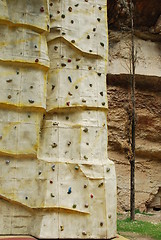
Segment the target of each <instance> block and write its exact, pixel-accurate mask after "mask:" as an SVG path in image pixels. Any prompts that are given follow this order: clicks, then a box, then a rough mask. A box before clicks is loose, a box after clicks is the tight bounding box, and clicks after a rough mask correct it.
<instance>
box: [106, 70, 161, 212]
mask: <svg viewBox="0 0 161 240" xmlns="http://www.w3.org/2000/svg"><path fill="white" fill-rule="evenodd" d="M116 78H117V79H116ZM127 78H128V76H127V75H122V76H117V77H116V76H112V75H110V76H109V77H108V99H109V113H108V120H109V121H108V122H109V124H108V127H109V148H108V151H109V157H110V158H111V159H112V160H114V161H115V164H116V172H117V182H118V209H119V210H129V193H130V191H129V186H130V181H129V179H130V164H129V161H128V159H127V157H126V154H125V151H124V150H125V149H126V146H127V142H128V138H127V131H128V130H127V126H128V121H129V114H128V111H127V109H128V107H129V105H128V102H129V94H128V93H129V92H130V89H128V88H127V86H128V85H130V84H129V82H128V81H127ZM149 78H150V79H151V81H154V82H155V80H154V79H153V78H152V77H149ZM115 80H116V81H115ZM139 80H140V76H137V78H136V114H137V126H136V208H139V209H140V210H146V209H147V208H148V206H150V204H151V202H152V201H153V199H154V198H155V196H156V195H157V193H158V191H159V188H160V187H161V174H160V172H161V162H160V156H161V147H160V146H161V122H160V118H161V96H160V93H159V92H158V91H155V89H154V88H152V87H151V88H150V87H147V84H146V78H145V79H144V84H145V85H144V88H142V85H139V83H138V82H139ZM122 81H124V82H126V85H122V84H121V82H122ZM153 84H154V83H153ZM156 84H157V81H156ZM153 205H154V204H153ZM153 207H155V206H153ZM157 207H158V208H159V207H160V206H158V204H157Z"/></svg>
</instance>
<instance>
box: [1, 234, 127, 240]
mask: <svg viewBox="0 0 161 240" xmlns="http://www.w3.org/2000/svg"><path fill="white" fill-rule="evenodd" d="M0 240H36V238H33V237H30V236H0ZM113 240H128V239H127V238H124V237H122V236H120V235H117V237H116V238H114V239H113Z"/></svg>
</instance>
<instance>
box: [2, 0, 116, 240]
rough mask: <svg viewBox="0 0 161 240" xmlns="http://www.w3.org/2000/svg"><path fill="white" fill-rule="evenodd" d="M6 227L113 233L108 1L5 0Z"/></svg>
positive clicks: (46, 233)
mask: <svg viewBox="0 0 161 240" xmlns="http://www.w3.org/2000/svg"><path fill="white" fill-rule="evenodd" d="M0 36H1V38H0V73H1V74H0V86H1V87H0V164H1V168H0V184H1V187H0V234H28V235H32V236H35V237H37V238H45V239H48V238H101V239H102V238H108V239H110V238H112V237H114V236H115V234H116V179H115V168H114V164H113V162H111V161H110V160H108V156H107V120H106V115H107V96H106V72H107V69H106V66H107V18H106V1H105V0H101V1H99V3H98V1H96V0H89V1H88V0H85V1H80V2H79V1H76V0H66V1H63V0H52V1H50V2H49V1H47V0H39V1H37V0H32V1H31V0H30V1H29V0H24V1H22V0H6V1H3V0H1V1H0Z"/></svg>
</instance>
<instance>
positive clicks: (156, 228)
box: [117, 218, 161, 240]
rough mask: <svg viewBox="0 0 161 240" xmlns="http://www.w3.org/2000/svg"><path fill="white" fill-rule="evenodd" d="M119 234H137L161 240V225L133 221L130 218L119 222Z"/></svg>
mask: <svg viewBox="0 0 161 240" xmlns="http://www.w3.org/2000/svg"><path fill="white" fill-rule="evenodd" d="M117 231H118V232H135V233H139V234H140V235H143V236H148V237H151V238H153V239H156V240H161V223H158V224H152V223H150V222H143V221H131V220H130V218H127V219H125V220H118V221H117Z"/></svg>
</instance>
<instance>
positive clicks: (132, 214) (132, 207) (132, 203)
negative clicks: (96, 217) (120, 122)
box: [130, 0, 135, 220]
mask: <svg viewBox="0 0 161 240" xmlns="http://www.w3.org/2000/svg"><path fill="white" fill-rule="evenodd" d="M133 14H134V9H133V2H132V0H131V1H130V16H131V43H132V47H131V72H130V75H131V101H132V159H131V161H130V164H131V182H130V183H131V194H130V218H131V220H135V49H134V15H133Z"/></svg>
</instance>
